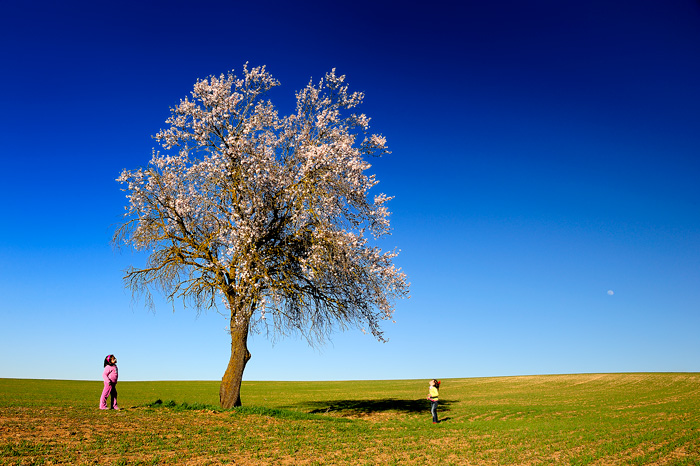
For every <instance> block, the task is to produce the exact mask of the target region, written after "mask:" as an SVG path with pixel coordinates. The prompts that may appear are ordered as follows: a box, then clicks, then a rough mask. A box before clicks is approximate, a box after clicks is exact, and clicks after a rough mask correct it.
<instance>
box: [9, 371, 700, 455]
mask: <svg viewBox="0 0 700 466" xmlns="http://www.w3.org/2000/svg"><path fill="white" fill-rule="evenodd" d="M101 389H102V383H101V382H76V381H49V380H16V379H0V464H8V465H9V464H59V463H62V464H124V465H126V464H133V465H136V464H142V465H147V464H253V465H255V464H307V465H321V464H428V463H430V464H434V463H440V464H445V465H449V464H459V465H465V464H474V465H477V464H478V465H482V464H486V465H504V464H530V465H546V464H568V465H602V464H616V465H623V464H624V465H626V464H632V465H643V464H649V465H651V464H653V465H700V374H697V373H683V374H584V375H560V376H528V377H502V378H478V379H447V380H443V385H442V387H441V390H440V399H441V402H440V408H439V414H440V418H441V419H442V422H440V423H439V424H437V425H433V424H432V422H431V420H430V413H429V406H428V402H427V401H425V395H426V394H427V380H400V381H366V382H364V381H353V382H245V383H244V384H243V387H242V398H243V403H244V406H243V407H241V408H236V409H233V410H223V409H221V408H219V407H218V389H219V383H218V382H120V383H119V385H118V389H119V403H120V405H121V407H122V410H121V411H107V412H105V411H100V410H98V409H97V404H98V398H99V395H100V393H101Z"/></svg>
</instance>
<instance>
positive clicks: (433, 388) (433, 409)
mask: <svg viewBox="0 0 700 466" xmlns="http://www.w3.org/2000/svg"><path fill="white" fill-rule="evenodd" d="M439 388H440V381H439V380H436V379H433V380H431V381H430V382H428V400H429V401H430V414H432V415H433V424H437V423H438V417H437V405H438V394H439V392H438V389H439Z"/></svg>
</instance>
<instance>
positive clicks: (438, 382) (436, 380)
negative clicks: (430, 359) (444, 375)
mask: <svg viewBox="0 0 700 466" xmlns="http://www.w3.org/2000/svg"><path fill="white" fill-rule="evenodd" d="M433 382H435V388H437V389H440V381H439V380H438V379H433Z"/></svg>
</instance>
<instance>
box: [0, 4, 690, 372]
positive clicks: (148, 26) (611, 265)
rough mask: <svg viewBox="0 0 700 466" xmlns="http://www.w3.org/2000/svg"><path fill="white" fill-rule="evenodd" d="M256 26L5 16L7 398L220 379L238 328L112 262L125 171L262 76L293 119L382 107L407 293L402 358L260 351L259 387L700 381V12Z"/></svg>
mask: <svg viewBox="0 0 700 466" xmlns="http://www.w3.org/2000/svg"><path fill="white" fill-rule="evenodd" d="M237 3H240V5H237ZM252 3H254V2H223V1H212V2H206V3H201V2H173V1H168V2H165V1H163V2H158V3H156V2H121V3H113V2H112V3H105V2H84V3H78V2H72V1H67V2H48V1H16V0H9V1H5V2H3V4H2V6H0V44H1V45H0V63H2V73H0V89H1V90H2V92H1V93H0V109H1V110H2V111H1V112H0V142H1V144H0V153H1V154H2V169H1V170H0V195H2V199H3V200H4V204H3V205H4V212H3V215H2V216H0V319H1V320H0V322H1V323H0V377H29V378H64V379H98V380H99V378H100V374H101V369H102V368H101V364H100V362H101V361H102V359H103V358H104V356H105V355H106V354H108V353H114V354H116V355H117V357H118V358H119V367H120V375H121V377H122V380H156V379H210V380H214V379H219V378H220V377H221V376H222V375H223V371H224V369H225V366H226V363H227V360H228V351H229V340H228V335H227V334H226V330H225V329H226V327H227V322H226V318H225V317H222V316H221V315H219V314H217V313H216V312H213V311H212V312H208V313H206V314H202V315H201V316H199V317H197V316H196V314H195V312H194V311H192V310H191V309H182V307H181V306H180V305H179V304H178V305H177V306H176V308H175V312H173V311H172V307H171V306H170V305H169V304H167V303H165V302H162V303H158V306H157V310H156V313H155V314H153V313H151V312H149V311H148V310H147V309H145V308H144V306H143V304H142V303H140V302H136V303H133V302H132V300H131V296H130V293H129V292H128V291H127V290H125V289H124V288H123V285H122V281H121V277H122V275H123V270H124V269H125V268H126V267H127V266H128V265H130V264H132V263H133V264H135V265H138V264H142V263H143V260H144V258H143V257H142V256H138V255H132V254H131V253H129V252H128V251H123V252H118V251H114V250H113V249H112V248H111V246H110V239H111V235H112V233H113V232H114V229H115V226H116V225H117V224H118V223H119V222H120V220H121V214H122V213H123V209H124V206H125V202H126V199H125V197H124V193H122V192H121V191H120V190H119V185H118V183H117V182H116V181H115V178H117V176H118V175H119V172H120V171H121V170H122V169H123V168H130V169H132V168H136V167H138V166H141V165H145V164H146V163H147V162H148V160H149V159H150V154H151V148H152V147H153V146H154V141H153V140H152V139H151V135H153V134H155V133H156V132H157V131H158V130H160V129H161V128H163V127H165V123H164V121H165V119H166V118H167V117H168V115H169V110H168V109H169V107H171V106H173V105H175V104H177V102H178V101H179V99H181V98H184V97H185V96H186V95H188V93H189V91H190V90H191V88H192V85H193V84H194V82H195V81H196V80H197V78H204V77H206V76H208V75H211V74H217V75H218V74H220V73H224V72H226V71H228V70H230V69H235V70H240V69H241V66H242V64H243V63H245V62H249V63H250V65H251V66H258V65H266V66H267V67H268V70H269V71H270V72H272V74H273V75H274V76H275V77H277V78H278V79H279V80H280V81H281V82H282V87H280V88H278V89H276V90H275V92H274V93H273V95H272V96H271V97H272V98H273V99H274V100H275V102H276V103H277V104H278V105H279V106H280V107H281V108H282V109H283V110H285V109H290V108H292V105H293V98H294V91H296V90H297V89H299V88H301V87H303V86H304V85H306V83H307V82H308V81H309V79H310V78H313V79H314V80H318V79H319V78H320V77H322V76H323V74H324V73H325V72H327V71H329V70H330V69H331V68H336V69H337V71H338V73H340V74H345V75H346V76H347V80H348V82H349V83H350V86H351V88H352V89H354V90H360V91H363V92H365V93H366V100H365V105H364V106H363V107H362V110H363V111H364V112H365V113H367V114H368V115H369V116H370V117H372V122H373V129H374V130H375V131H377V132H381V133H383V134H384V135H385V136H386V137H387V139H388V143H389V146H390V148H391V150H392V151H393V153H392V155H390V156H388V157H386V158H383V159H381V160H376V161H373V162H374V166H373V168H372V169H371V170H372V172H373V173H376V174H377V177H378V179H379V180H380V184H379V186H378V188H377V193H378V192H385V193H387V194H389V195H393V196H396V198H395V199H394V200H393V201H392V202H391V203H390V209H391V210H392V212H393V215H392V226H393V227H394V232H393V235H392V236H391V237H389V238H387V239H385V240H383V241H382V243H381V245H382V246H383V247H385V248H388V249H391V248H393V247H394V246H396V247H398V248H399V249H401V251H402V252H401V255H400V256H399V258H398V260H397V263H398V265H400V266H401V267H403V269H404V270H405V271H406V273H407V274H408V275H409V278H410V281H411V283H412V293H411V294H412V297H411V299H409V300H405V301H401V302H399V303H397V307H396V314H395V318H396V323H395V324H393V323H387V324H386V325H385V326H384V328H385V330H386V335H387V336H388V337H389V339H390V341H389V342H388V343H386V344H381V343H377V342H375V341H374V340H373V339H372V338H371V337H370V336H367V335H363V334H362V333H360V332H359V331H357V330H350V331H347V332H344V333H337V334H335V336H334V338H333V340H332V343H330V344H328V345H327V346H325V347H323V348H321V349H320V350H314V349H310V348H308V347H307V345H306V343H304V342H303V341H301V340H299V339H297V338H289V339H286V340H282V341H277V342H275V343H274V344H273V342H271V341H270V340H268V339H267V338H266V337H265V336H264V335H254V336H253V337H252V339H251V342H250V347H251V352H252V354H253V358H252V359H251V361H250V363H249V364H248V367H247V369H246V373H245V378H246V379H248V380H275V379H277V380H281V379H285V380H318V379H321V380H323V379H389V378H429V377H430V378H432V377H478V376H495V375H518V374H547V373H579V372H627V371H700V338H698V334H699V333H700V286H699V284H700V182H699V180H700V162H699V159H700V157H699V156H700V85H699V84H698V83H700V3H698V2H697V1H693V0H667V1H663V2H660V1H658V0H629V1H628V0H613V1H610V0H593V1H588V2H573V1H571V2H567V1H560V0H556V1H555V0H551V1H546V0H533V1H530V2H522V1H504V0H493V1H488V2H484V1H471V0H463V1H460V2H439V1H438V2H426V3H424V4H410V3H407V2H395V3H394V2H391V3H389V2H375V1H372V2H369V1H368V2H318V3H313V2H312V3H305V2H277V1H273V2H262V3H261V4H260V5H257V6H256V5H253V4H252Z"/></svg>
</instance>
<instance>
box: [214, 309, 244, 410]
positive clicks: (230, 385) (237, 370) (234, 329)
mask: <svg viewBox="0 0 700 466" xmlns="http://www.w3.org/2000/svg"><path fill="white" fill-rule="evenodd" d="M237 320H242V322H237ZM249 326H250V320H249V319H240V317H239V318H238V319H237V318H236V316H232V317H231V359H229V361H228V367H227V368H226V372H225V373H224V377H223V378H222V379H221V387H220V388H219V403H220V404H221V407H222V408H226V409H228V408H233V407H234V406H241V382H242V381H243V370H244V369H245V365H246V364H247V363H248V360H249V359H250V352H249V351H248V328H249Z"/></svg>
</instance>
